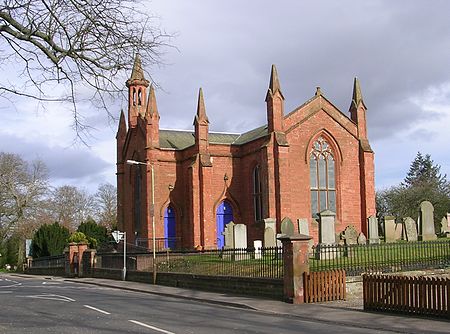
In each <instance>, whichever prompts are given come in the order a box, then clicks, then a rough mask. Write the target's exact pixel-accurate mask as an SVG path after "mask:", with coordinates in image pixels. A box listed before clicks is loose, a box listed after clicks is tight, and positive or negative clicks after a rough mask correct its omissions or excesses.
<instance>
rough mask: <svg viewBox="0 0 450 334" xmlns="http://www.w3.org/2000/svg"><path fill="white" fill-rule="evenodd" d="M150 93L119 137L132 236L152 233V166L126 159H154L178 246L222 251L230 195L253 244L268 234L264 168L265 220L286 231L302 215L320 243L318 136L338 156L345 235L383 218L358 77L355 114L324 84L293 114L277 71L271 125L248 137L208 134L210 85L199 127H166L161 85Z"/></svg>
mask: <svg viewBox="0 0 450 334" xmlns="http://www.w3.org/2000/svg"><path fill="white" fill-rule="evenodd" d="M139 71H140V69H139V68H138V67H136V63H135V68H134V69H133V74H132V77H140V76H139ZM142 78H143V74H142V77H141V79H140V81H131V78H130V80H129V81H127V86H128V87H129V89H133V88H135V86H133V85H134V83H135V82H137V83H142V82H143V81H142ZM148 90H149V91H150V92H149V97H148V101H147V100H146V101H144V103H143V105H142V106H141V108H144V107H145V108H146V110H145V111H142V110H141V109H140V111H139V112H138V111H136V110H135V109H136V108H137V106H135V105H134V104H133V103H129V109H130V110H129V111H128V118H130V117H131V118H132V120H130V119H128V122H127V123H126V124H125V121H123V120H122V118H124V116H123V115H122V116H121V122H120V125H119V130H118V133H117V137H116V138H117V185H118V222H119V228H120V229H122V230H125V231H126V232H127V233H128V235H130V236H136V237H140V238H148V239H150V238H151V237H152V235H151V233H152V226H151V224H152V212H151V211H152V210H151V203H152V198H151V196H152V184H151V167H150V166H149V165H148V166H146V165H140V166H137V165H128V164H126V160H128V159H132V160H137V161H141V162H145V163H148V164H152V165H153V170H154V179H155V184H154V191H155V198H154V202H155V209H154V219H155V230H156V237H157V238H162V237H164V233H165V231H164V214H165V210H166V208H167V207H168V206H169V205H170V206H171V207H172V208H173V209H174V211H175V222H176V223H175V231H176V232H175V234H176V237H177V238H178V239H179V241H180V242H179V243H178V244H177V247H183V248H194V247H200V248H216V247H217V242H218V241H217V238H218V235H220V231H219V233H218V231H217V222H216V212H217V210H218V208H219V206H220V205H221V203H222V202H223V201H227V203H228V204H229V205H230V206H231V208H232V210H233V217H232V218H233V219H232V220H233V222H234V223H235V224H245V225H247V238H248V244H252V242H253V240H257V239H259V240H262V239H263V238H264V228H265V227H264V224H263V223H262V221H255V217H254V194H253V170H254V168H255V167H256V166H259V169H260V178H261V184H262V191H261V195H260V196H261V205H262V214H263V217H262V218H274V219H276V231H275V232H276V233H280V231H281V220H282V219H283V218H284V217H290V218H291V219H292V220H295V221H296V220H297V219H299V218H307V220H308V224H309V231H310V234H311V236H312V237H313V238H314V240H315V241H316V242H317V241H318V224H317V223H316V222H315V220H314V219H313V217H312V213H311V196H310V176H309V175H310V166H309V156H310V153H311V149H312V144H313V142H314V141H315V140H317V139H318V138H319V137H323V138H324V139H325V140H326V141H327V142H328V143H329V145H330V146H331V150H332V153H333V157H334V160H335V175H336V180H335V181H336V231H341V230H343V229H344V228H345V226H347V225H350V224H351V225H354V226H355V227H356V229H357V230H358V232H364V233H367V228H366V224H367V223H366V222H367V218H368V217H369V216H370V215H374V214H375V186H374V166H373V152H372V151H371V149H370V146H369V145H368V140H367V131H366V129H365V128H366V124H365V105H364V103H363V101H362V95H361V94H360V92H359V83H358V86H356V81H355V87H354V93H353V101H352V106H353V105H354V107H353V108H354V109H351V112H352V119H350V118H349V117H347V116H346V115H345V114H343V113H342V112H341V111H339V110H338V109H337V108H336V107H334V105H333V104H332V103H330V102H329V101H328V100H327V99H326V98H325V97H324V96H323V94H322V93H321V92H320V90H319V89H318V90H317V92H316V95H315V96H314V97H313V98H312V99H310V100H309V101H308V102H306V103H305V104H304V105H302V106H300V107H299V108H297V109H295V110H294V111H293V112H291V113H290V114H287V115H284V111H283V108H284V96H283V95H282V93H281V88H280V85H279V81H278V74H277V73H276V69H275V68H274V67H272V73H271V79H270V84H269V89H268V92H267V96H266V103H267V113H268V114H267V115H268V118H269V119H268V124H269V126H268V127H267V126H266V127H264V126H263V127H261V128H257V129H254V130H251V131H249V132H247V133H244V134H241V135H237V134H218V133H213V132H209V120H208V118H207V116H206V110H207V109H206V107H205V102H204V99H203V92H202V90H200V91H199V104H198V108H197V115H196V116H195V118H194V127H195V131H175V130H161V129H159V117H160V116H159V112H158V110H157V105H156V99H155V95H154V90H153V87H150V88H149V89H148ZM355 90H356V93H355ZM130 96H132V95H131V94H130ZM150 99H151V100H150ZM352 110H353V111H352ZM355 110H357V111H355ZM361 115H363V116H364V117H363V116H361ZM358 117H359V118H358ZM271 118H274V119H271ZM355 120H356V121H355ZM361 120H363V122H364V124H362V123H361V122H362V121H361ZM358 122H359V123H358ZM271 128H272V130H273V131H271V132H270V131H269V129H271ZM138 168H140V171H141V175H142V184H141V189H142V190H141V195H140V198H141V206H140V216H141V221H140V229H139V231H136V229H135V214H136V205H137V204H136V192H135V188H136V186H137V185H136V177H135V174H136V173H137V169H138ZM135 232H138V233H137V234H136V233H135ZM130 239H132V238H130ZM131 241H132V240H130V242H131Z"/></svg>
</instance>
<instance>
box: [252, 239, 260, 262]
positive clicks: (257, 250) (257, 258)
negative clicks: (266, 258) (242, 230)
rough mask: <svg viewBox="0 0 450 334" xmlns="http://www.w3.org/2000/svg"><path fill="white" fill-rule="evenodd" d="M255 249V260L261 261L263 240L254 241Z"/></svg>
mask: <svg viewBox="0 0 450 334" xmlns="http://www.w3.org/2000/svg"><path fill="white" fill-rule="evenodd" d="M253 247H254V248H255V260H259V259H261V248H262V241H261V240H255V241H253Z"/></svg>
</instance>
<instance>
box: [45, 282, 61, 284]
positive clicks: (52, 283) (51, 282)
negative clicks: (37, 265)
mask: <svg viewBox="0 0 450 334" xmlns="http://www.w3.org/2000/svg"><path fill="white" fill-rule="evenodd" d="M42 284H45V285H57V284H61V283H58V282H42Z"/></svg>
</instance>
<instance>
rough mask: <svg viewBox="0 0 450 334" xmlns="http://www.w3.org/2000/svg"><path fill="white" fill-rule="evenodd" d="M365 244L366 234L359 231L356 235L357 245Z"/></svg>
mask: <svg viewBox="0 0 450 334" xmlns="http://www.w3.org/2000/svg"><path fill="white" fill-rule="evenodd" d="M365 244H367V238H366V236H365V235H364V233H362V232H361V233H360V234H359V235H358V245H365Z"/></svg>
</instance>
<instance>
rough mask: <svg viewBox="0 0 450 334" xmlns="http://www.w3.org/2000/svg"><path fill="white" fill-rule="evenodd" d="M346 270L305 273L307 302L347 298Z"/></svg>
mask: <svg viewBox="0 0 450 334" xmlns="http://www.w3.org/2000/svg"><path fill="white" fill-rule="evenodd" d="M345 280H346V275H345V270H330V271H318V272H311V273H303V284H304V289H305V290H304V291H305V303H315V302H326V301H332V300H343V299H345V298H346V284H345Z"/></svg>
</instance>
